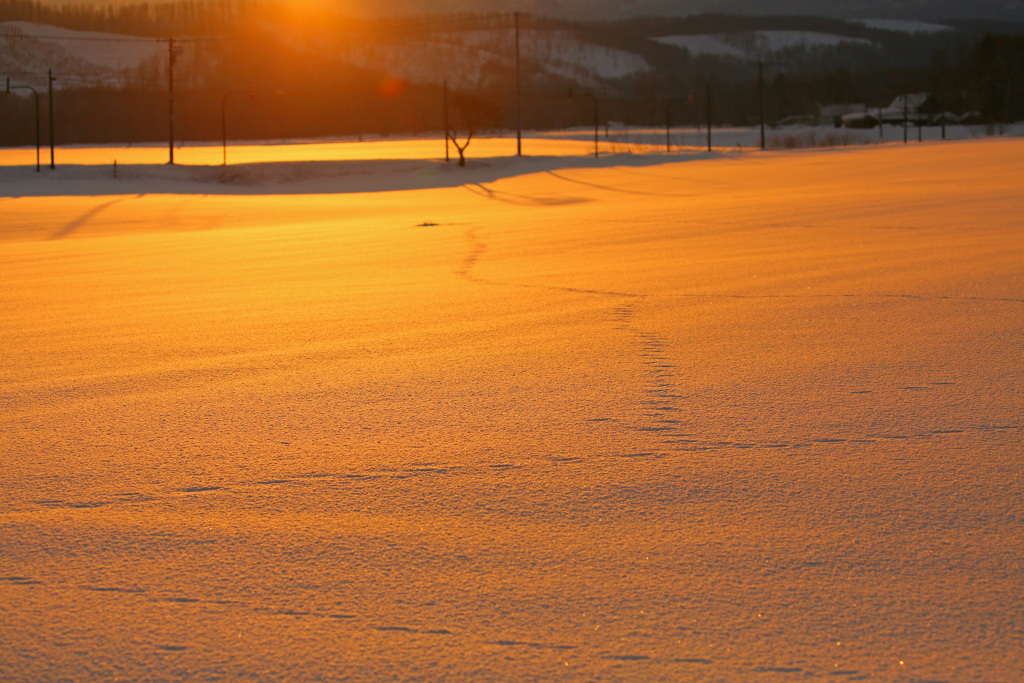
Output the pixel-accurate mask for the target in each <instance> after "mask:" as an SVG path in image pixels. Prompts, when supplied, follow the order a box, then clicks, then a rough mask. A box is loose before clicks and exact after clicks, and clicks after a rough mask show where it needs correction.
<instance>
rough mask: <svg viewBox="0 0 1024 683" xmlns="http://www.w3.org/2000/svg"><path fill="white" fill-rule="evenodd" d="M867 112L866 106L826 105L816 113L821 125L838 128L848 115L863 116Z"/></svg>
mask: <svg viewBox="0 0 1024 683" xmlns="http://www.w3.org/2000/svg"><path fill="white" fill-rule="evenodd" d="M867 110H868V106H867V105H866V104H826V105H823V106H822V107H821V110H820V112H819V113H818V122H819V123H820V124H823V125H828V124H834V125H835V126H836V128H838V127H839V126H840V125H842V123H843V117H844V116H848V115H850V114H864V113H866V112H867Z"/></svg>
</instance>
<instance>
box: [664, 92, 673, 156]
mask: <svg viewBox="0 0 1024 683" xmlns="http://www.w3.org/2000/svg"><path fill="white" fill-rule="evenodd" d="M665 151H666V152H671V151H672V100H668V101H666V102H665Z"/></svg>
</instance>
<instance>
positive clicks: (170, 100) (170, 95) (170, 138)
mask: <svg viewBox="0 0 1024 683" xmlns="http://www.w3.org/2000/svg"><path fill="white" fill-rule="evenodd" d="M174 58H175V54H174V38H168V39H167V149H168V152H169V153H170V160H169V161H168V162H167V163H168V164H171V165H174Z"/></svg>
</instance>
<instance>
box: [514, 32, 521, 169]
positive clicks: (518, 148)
mask: <svg viewBox="0 0 1024 683" xmlns="http://www.w3.org/2000/svg"><path fill="white" fill-rule="evenodd" d="M515 16H516V156H517V157H521V156H523V107H522V95H523V89H522V82H521V81H520V78H519V12H516V15H515Z"/></svg>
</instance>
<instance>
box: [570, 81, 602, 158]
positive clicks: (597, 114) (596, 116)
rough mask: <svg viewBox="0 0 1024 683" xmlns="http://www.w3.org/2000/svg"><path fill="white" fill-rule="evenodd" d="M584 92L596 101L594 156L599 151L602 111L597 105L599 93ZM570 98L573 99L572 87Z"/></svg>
mask: <svg viewBox="0 0 1024 683" xmlns="http://www.w3.org/2000/svg"><path fill="white" fill-rule="evenodd" d="M583 94H584V95H586V96H587V97H589V98H590V99H592V100H593V101H594V156H595V157H597V156H598V151H597V141H598V128H599V127H600V121H601V117H600V113H599V111H598V106H597V95H594V94H593V93H589V92H585V93H583ZM569 99H570V100H571V99H572V88H569Z"/></svg>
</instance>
